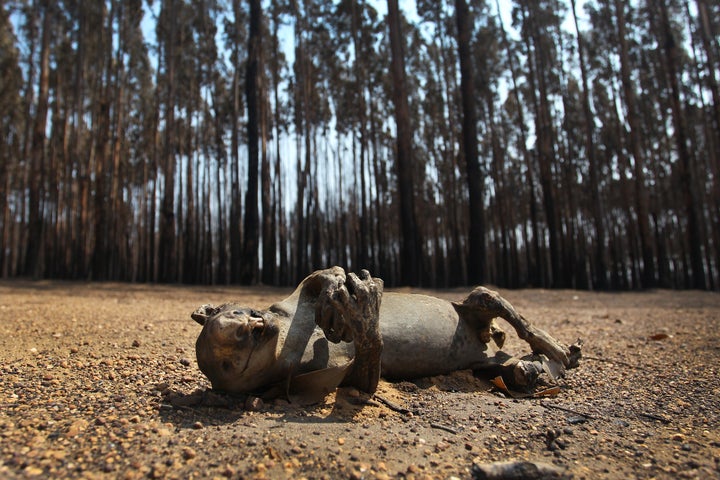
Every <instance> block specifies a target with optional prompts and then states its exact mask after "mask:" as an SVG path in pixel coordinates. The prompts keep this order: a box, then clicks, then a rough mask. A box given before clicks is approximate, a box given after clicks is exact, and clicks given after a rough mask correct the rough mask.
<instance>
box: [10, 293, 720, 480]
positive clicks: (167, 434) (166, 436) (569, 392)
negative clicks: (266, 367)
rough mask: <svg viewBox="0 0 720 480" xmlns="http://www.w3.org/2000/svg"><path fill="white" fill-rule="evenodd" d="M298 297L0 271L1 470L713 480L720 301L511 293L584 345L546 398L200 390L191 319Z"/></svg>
mask: <svg viewBox="0 0 720 480" xmlns="http://www.w3.org/2000/svg"><path fill="white" fill-rule="evenodd" d="M468 291H469V290H468V289H464V290H455V291H447V290H445V291H433V292H427V291H424V292H423V293H430V294H434V295H437V296H441V297H444V298H448V299H461V298H463V297H464V296H465V295H466V294H467V292H468ZM288 293H289V290H284V289H271V288H260V287H258V288H240V287H238V288H209V287H171V286H147V285H125V284H114V283H102V284H84V283H63V282H4V283H2V282H0V313H1V314H2V316H3V318H4V319H5V321H4V322H3V324H2V327H0V328H2V335H0V477H2V478H10V479H12V478H30V477H38V478H40V477H42V478H125V479H134V478H179V479H185V478H302V477H306V478H333V479H335V478H353V479H360V478H368V479H372V478H377V479H383V478H396V477H404V478H416V479H424V478H443V479H446V478H453V477H455V478H471V471H472V467H473V464H480V463H489V462H495V461H506V460H527V461H532V462H543V463H548V464H554V465H556V466H558V467H560V468H562V469H564V470H565V471H566V472H567V474H568V475H571V476H573V477H574V478H578V479H582V478H587V479H595V478H623V479H630V478H668V479H670V478H700V479H705V478H720V428H719V427H720V379H719V378H718V373H719V372H718V370H719V369H720V367H719V366H718V361H719V360H720V342H719V341H718V340H719V333H718V331H719V327H720V295H718V294H717V293H706V292H674V291H653V292H647V293H621V294H607V293H603V294H598V293H587V292H574V291H544V290H519V291H502V292H501V293H502V294H503V295H504V296H505V298H507V299H508V300H510V301H511V302H512V303H513V304H514V305H515V307H516V308H517V309H518V310H519V311H520V312H521V313H523V314H524V315H525V316H526V317H527V318H528V319H530V320H531V321H533V322H534V323H536V324H537V325H538V326H541V327H543V328H545V329H547V330H549V331H550V332H551V333H552V334H553V335H554V336H555V337H556V338H558V339H560V340H562V341H564V342H566V343H572V342H573V341H575V340H576V338H578V337H582V338H583V339H584V340H585V347H584V354H585V358H584V359H583V361H582V362H581V366H580V368H578V369H576V370H573V371H571V372H570V373H569V375H568V377H567V378H566V379H564V380H563V381H562V383H561V387H562V389H561V391H560V393H559V395H558V396H556V397H553V398H544V399H522V400H520V399H513V398H508V397H506V396H504V395H503V394H502V393H500V392H496V391H494V390H493V389H492V388H491V386H490V384H489V383H488V382H487V381H486V380H483V379H477V378H474V377H473V376H472V374H471V373H470V372H457V373H455V374H453V375H448V376H442V377H434V378H431V379H422V380H416V381H414V382H402V383H394V384H393V383H387V382H381V384H380V388H379V391H378V396H377V397H374V398H368V397H367V396H365V395H362V394H360V393H359V392H357V391H356V390H353V389H341V390H339V391H338V392H337V394H335V395H331V396H329V397H328V398H326V401H325V402H324V403H321V404H317V405H311V406H304V407H303V406H297V405H294V404H288V403H287V402H284V401H275V402H272V403H265V404H263V403H262V402H261V401H259V400H258V399H252V398H251V399H249V400H246V399H243V398H229V397H224V396H219V395H215V394H213V393H212V392H208V391H207V389H209V383H208V382H207V381H206V380H205V378H204V377H203V376H202V374H201V373H200V371H199V370H198V368H197V364H196V362H195V355H194V342H195V338H196V337H197V334H198V333H199V326H198V325H197V324H196V323H195V322H193V321H192V320H190V318H189V313H190V312H191V311H192V310H194V309H195V308H196V307H197V306H199V305H200V304H203V303H223V302H225V301H228V300H241V301H242V302H243V303H247V304H248V305H251V306H256V307H265V306H267V305H269V304H270V303H272V302H274V301H277V300H280V299H282V298H284V297H285V296H286V295H287V294H288ZM508 336H509V337H512V335H508ZM506 349H507V350H508V351H509V352H512V353H522V352H524V351H525V348H524V346H523V344H522V343H521V342H519V341H518V340H517V339H514V338H513V339H512V340H511V341H510V342H508V345H507V348H506ZM383 401H385V402H387V403H383Z"/></svg>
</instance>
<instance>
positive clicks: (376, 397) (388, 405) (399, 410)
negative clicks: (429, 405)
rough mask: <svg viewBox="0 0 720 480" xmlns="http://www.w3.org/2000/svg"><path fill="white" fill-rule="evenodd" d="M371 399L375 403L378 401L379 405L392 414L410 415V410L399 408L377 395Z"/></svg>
mask: <svg viewBox="0 0 720 480" xmlns="http://www.w3.org/2000/svg"><path fill="white" fill-rule="evenodd" d="M373 398H375V399H376V400H377V401H379V402H380V403H382V404H383V405H385V406H386V407H388V408H389V409H390V410H392V411H393V412H397V413H402V414H403V415H407V414H408V413H410V410H408V409H407V408H405V407H401V406H400V405H397V404H395V403H393V402H391V401H390V400H388V399H386V398H383V397H381V396H380V395H378V394H377V393H376V394H375V395H373Z"/></svg>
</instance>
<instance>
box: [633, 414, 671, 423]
mask: <svg viewBox="0 0 720 480" xmlns="http://www.w3.org/2000/svg"><path fill="white" fill-rule="evenodd" d="M638 415H640V416H641V417H645V418H649V419H651V420H657V421H658V422H662V423H665V424H668V423H670V420H668V419H667V418H664V417H661V416H659V415H653V414H652V413H647V412H640V413H639V414H638Z"/></svg>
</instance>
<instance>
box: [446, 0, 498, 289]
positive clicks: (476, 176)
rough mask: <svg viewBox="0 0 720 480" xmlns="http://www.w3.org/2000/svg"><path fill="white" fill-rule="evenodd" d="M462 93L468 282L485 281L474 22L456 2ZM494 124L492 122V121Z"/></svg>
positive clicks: (462, 2)
mask: <svg viewBox="0 0 720 480" xmlns="http://www.w3.org/2000/svg"><path fill="white" fill-rule="evenodd" d="M455 19H456V21H457V29H458V57H459V60H460V91H461V93H462V108H463V123H462V132H463V133H462V144H463V155H464V156H465V170H466V172H467V182H468V195H469V205H468V207H469V213H470V225H469V231H468V235H469V238H468V248H469V252H468V281H469V282H470V283H473V284H480V283H483V281H484V280H485V248H486V247H485V215H484V213H483V209H484V205H483V198H484V195H483V178H482V171H481V169H480V160H479V158H478V145H477V116H476V113H475V76H474V74H473V64H472V51H471V48H470V35H471V30H472V20H471V17H470V11H469V9H468V6H467V3H466V2H465V0H455ZM491 121H492V120H491Z"/></svg>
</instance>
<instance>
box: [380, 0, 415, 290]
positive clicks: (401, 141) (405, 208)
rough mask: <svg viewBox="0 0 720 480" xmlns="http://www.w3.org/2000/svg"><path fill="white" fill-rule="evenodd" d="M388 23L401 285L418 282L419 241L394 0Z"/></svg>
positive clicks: (403, 79) (390, 2)
mask: <svg viewBox="0 0 720 480" xmlns="http://www.w3.org/2000/svg"><path fill="white" fill-rule="evenodd" d="M388 26H389V30H390V50H391V53H392V63H391V70H392V81H393V103H394V104H395V124H396V127H397V152H396V169H397V179H398V190H399V192H400V222H401V229H402V241H401V253H400V256H401V261H402V265H401V277H402V283H404V284H405V285H418V284H419V283H420V278H421V277H420V274H421V272H420V261H421V258H422V253H421V245H422V241H421V238H420V230H419V228H418V225H417V219H416V214H415V188H414V181H413V155H412V139H411V133H412V130H411V125H410V110H409V107H408V99H407V87H406V81H405V57H404V53H403V46H402V43H403V38H402V33H401V27H400V11H399V8H398V0H388Z"/></svg>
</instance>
